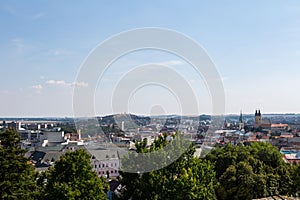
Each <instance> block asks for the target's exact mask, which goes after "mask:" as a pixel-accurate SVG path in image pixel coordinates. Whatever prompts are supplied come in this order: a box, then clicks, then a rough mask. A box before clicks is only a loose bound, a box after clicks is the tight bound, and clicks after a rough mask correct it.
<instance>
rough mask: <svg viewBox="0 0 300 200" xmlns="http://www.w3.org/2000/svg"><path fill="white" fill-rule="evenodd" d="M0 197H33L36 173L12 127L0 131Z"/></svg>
mask: <svg viewBox="0 0 300 200" xmlns="http://www.w3.org/2000/svg"><path fill="white" fill-rule="evenodd" d="M0 141H1V145H0V174H1V176H0V199H35V198H37V196H38V188H37V185H36V182H35V177H36V173H35V171H34V168H33V166H32V165H31V164H30V162H29V160H28V159H27V158H26V157H25V153H26V151H25V150H23V149H21V148H20V147H19V142H20V136H19V134H18V132H16V131H15V130H14V129H8V130H6V131H4V132H1V133H0Z"/></svg>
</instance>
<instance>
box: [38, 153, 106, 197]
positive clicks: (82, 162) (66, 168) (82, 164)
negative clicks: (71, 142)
mask: <svg viewBox="0 0 300 200" xmlns="http://www.w3.org/2000/svg"><path fill="white" fill-rule="evenodd" d="M90 157H91V155H89V154H88V153H87V152H86V151H85V150H82V149H78V150H76V151H74V152H72V151H70V152H67V153H66V154H64V155H63V156H61V158H60V160H58V161H57V162H56V163H55V165H54V167H51V168H50V169H49V171H48V172H46V175H45V177H46V180H47V183H46V186H45V195H44V199H53V200H54V199H61V200H64V199H66V200H67V199H68V200H72V199H97V200H99V199H107V197H106V192H107V189H108V185H107V183H106V182H105V181H104V180H103V179H102V178H99V177H98V176H97V174H96V172H94V171H92V166H91V164H90ZM45 177H44V178H45Z"/></svg>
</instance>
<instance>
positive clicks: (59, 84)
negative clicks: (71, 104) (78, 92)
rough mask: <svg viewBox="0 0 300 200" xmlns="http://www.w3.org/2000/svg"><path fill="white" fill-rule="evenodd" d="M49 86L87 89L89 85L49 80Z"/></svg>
mask: <svg viewBox="0 0 300 200" xmlns="http://www.w3.org/2000/svg"><path fill="white" fill-rule="evenodd" d="M46 84H47V85H56V86H63V87H87V86H88V83H86V82H83V81H82V82H72V83H68V82H66V81H64V80H48V81H46Z"/></svg>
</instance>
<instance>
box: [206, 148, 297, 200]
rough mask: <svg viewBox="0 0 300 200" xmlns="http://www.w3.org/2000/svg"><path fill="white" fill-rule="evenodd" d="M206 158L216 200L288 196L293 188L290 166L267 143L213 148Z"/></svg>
mask: <svg viewBox="0 0 300 200" xmlns="http://www.w3.org/2000/svg"><path fill="white" fill-rule="evenodd" d="M206 159H208V160H209V161H211V162H212V163H214V164H215V170H216V178H217V180H218V181H219V188H218V189H217V196H218V199H253V198H262V197H266V196H270V195H278V194H280V195H290V194H292V188H294V181H293V178H292V172H293V170H292V167H291V165H289V164H287V163H285V162H284V161H283V159H282V156H281V154H280V152H279V151H278V150H277V149H276V148H275V147H273V146H272V145H271V144H269V143H259V142H255V143H252V144H251V145H248V146H242V145H240V146H232V145H226V146H225V147H221V148H215V149H213V150H212V151H211V152H210V153H209V154H208V155H207V156H206Z"/></svg>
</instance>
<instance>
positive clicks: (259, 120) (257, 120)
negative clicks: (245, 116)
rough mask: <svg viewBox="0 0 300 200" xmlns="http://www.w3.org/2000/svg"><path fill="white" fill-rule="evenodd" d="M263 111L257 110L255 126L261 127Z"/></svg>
mask: <svg viewBox="0 0 300 200" xmlns="http://www.w3.org/2000/svg"><path fill="white" fill-rule="evenodd" d="M261 121H262V119H261V113H260V110H258V112H257V110H255V115H254V128H259V127H260V126H261Z"/></svg>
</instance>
